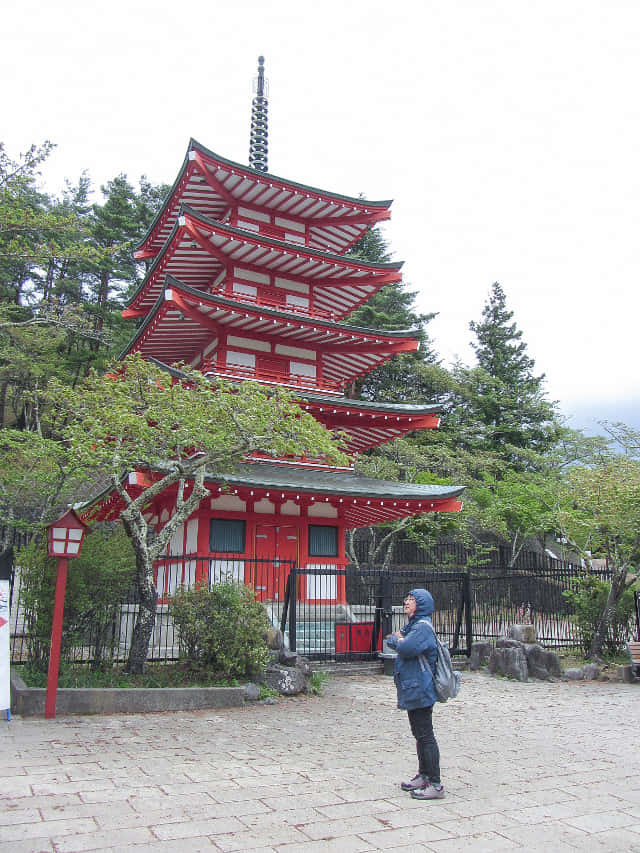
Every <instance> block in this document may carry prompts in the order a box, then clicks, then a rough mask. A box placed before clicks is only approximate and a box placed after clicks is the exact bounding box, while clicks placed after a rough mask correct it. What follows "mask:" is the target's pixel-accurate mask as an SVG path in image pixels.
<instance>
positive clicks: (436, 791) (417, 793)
mask: <svg viewBox="0 0 640 853" xmlns="http://www.w3.org/2000/svg"><path fill="white" fill-rule="evenodd" d="M411 796H412V797H413V799H414V800H444V787H443V786H442V785H438V786H436V785H427V786H426V787H424V788H421V789H414V790H412V791H411Z"/></svg>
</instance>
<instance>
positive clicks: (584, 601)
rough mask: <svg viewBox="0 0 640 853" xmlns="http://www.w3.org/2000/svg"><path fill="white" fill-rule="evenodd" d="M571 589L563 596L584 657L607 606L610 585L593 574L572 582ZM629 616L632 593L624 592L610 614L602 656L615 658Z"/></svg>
mask: <svg viewBox="0 0 640 853" xmlns="http://www.w3.org/2000/svg"><path fill="white" fill-rule="evenodd" d="M572 586H573V589H569V590H565V591H564V592H563V593H562V595H563V596H564V597H565V598H566V599H567V601H568V602H569V603H570V604H571V605H572V607H573V611H574V614H573V619H574V621H575V622H576V624H577V626H578V630H579V632H580V647H581V648H582V651H583V652H584V653H585V654H588V652H589V649H590V648H591V643H592V642H593V638H594V636H595V633H596V631H597V630H598V623H599V622H600V617H601V616H602V612H603V610H604V608H605V605H606V603H607V598H608V596H609V590H610V588H611V584H609V583H607V581H603V580H600V579H599V578H596V577H594V576H593V575H584V577H581V578H579V579H577V580H575V581H574V582H573V584H572ZM632 613H633V590H632V589H627V590H625V591H624V593H623V594H622V596H621V598H620V600H619V601H618V605H617V607H616V610H615V613H614V615H613V619H612V624H611V625H610V627H609V633H608V635H607V638H606V640H605V643H604V647H603V651H604V652H605V654H608V655H615V654H617V653H618V652H619V651H620V648H621V646H623V644H624V643H625V641H626V639H627V637H628V635H629V620H630V619H631V615H632Z"/></svg>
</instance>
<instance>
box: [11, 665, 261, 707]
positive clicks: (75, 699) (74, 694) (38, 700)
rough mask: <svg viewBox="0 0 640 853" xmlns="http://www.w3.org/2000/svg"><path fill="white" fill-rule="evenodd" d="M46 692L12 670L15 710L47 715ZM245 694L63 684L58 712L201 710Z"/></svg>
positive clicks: (235, 690)
mask: <svg viewBox="0 0 640 853" xmlns="http://www.w3.org/2000/svg"><path fill="white" fill-rule="evenodd" d="M46 692H47V691H46V690H45V689H44V688H42V687H27V686H26V684H25V683H24V681H23V680H22V679H21V678H20V676H18V675H16V674H15V673H11V712H12V713H13V714H21V715H22V716H23V717H35V716H43V715H44V702H45V695H46ZM244 698H245V690H244V687H162V688H145V687H131V688H129V687H126V688H119V687H108V688H86V689H85V688H68V687H63V688H60V689H58V692H57V695H56V715H57V714H144V713H149V712H152V711H197V710H200V709H204V708H230V707H232V706H237V705H242V704H243V703H244Z"/></svg>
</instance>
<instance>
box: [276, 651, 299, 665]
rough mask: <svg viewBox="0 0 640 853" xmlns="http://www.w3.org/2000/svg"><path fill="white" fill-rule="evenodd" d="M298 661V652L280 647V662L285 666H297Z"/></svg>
mask: <svg viewBox="0 0 640 853" xmlns="http://www.w3.org/2000/svg"><path fill="white" fill-rule="evenodd" d="M297 662H298V654H297V652H290V651H289V649H280V651H279V653H278V663H281V664H282V665H283V666H295V665H296V663H297Z"/></svg>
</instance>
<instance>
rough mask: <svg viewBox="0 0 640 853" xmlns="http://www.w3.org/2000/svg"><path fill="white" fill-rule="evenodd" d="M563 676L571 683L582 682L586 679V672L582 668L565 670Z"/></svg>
mask: <svg viewBox="0 0 640 853" xmlns="http://www.w3.org/2000/svg"><path fill="white" fill-rule="evenodd" d="M563 676H564V677H565V678H567V679H568V680H569V681H582V679H583V678H584V672H583V670H582V668H580V669H565V671H564V673H563Z"/></svg>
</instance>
